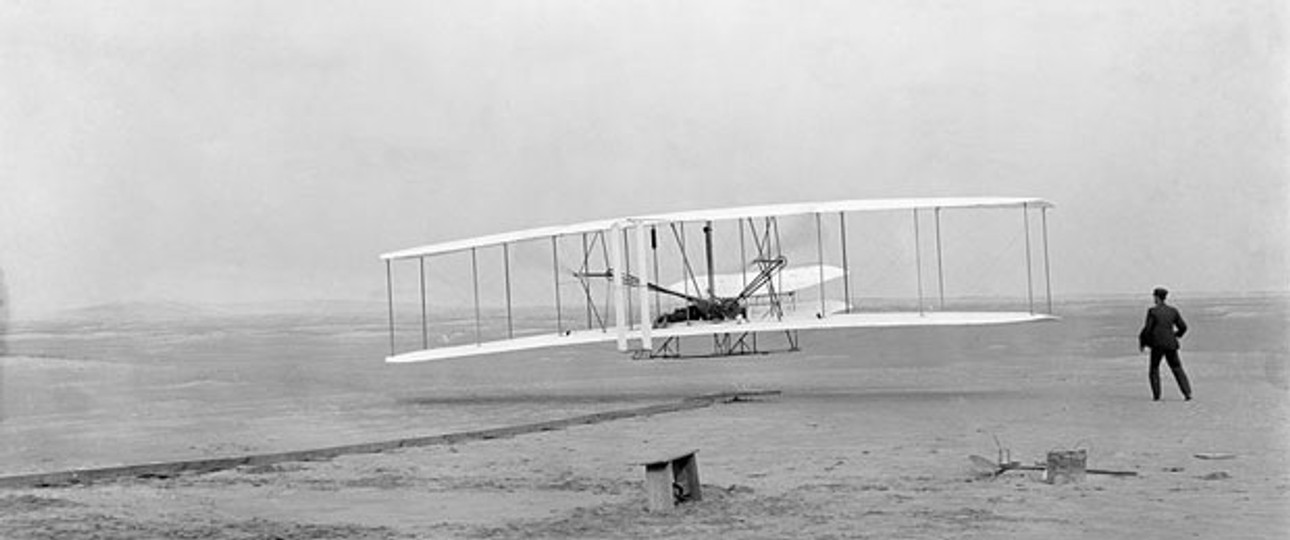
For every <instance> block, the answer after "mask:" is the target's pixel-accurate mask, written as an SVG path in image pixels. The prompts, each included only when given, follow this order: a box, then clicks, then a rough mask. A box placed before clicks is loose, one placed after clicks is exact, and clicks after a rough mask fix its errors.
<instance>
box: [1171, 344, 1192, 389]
mask: <svg viewBox="0 0 1290 540" xmlns="http://www.w3.org/2000/svg"><path fill="white" fill-rule="evenodd" d="M1165 361H1166V362H1168V363H1169V370H1170V371H1173V372H1174V380H1176V381H1178V389H1179V390H1182V394H1183V397H1185V398H1188V399H1190V398H1191V381H1189V380H1187V372H1186V371H1183V367H1182V360H1181V359H1180V358H1178V351H1176V350H1168V351H1165Z"/></svg>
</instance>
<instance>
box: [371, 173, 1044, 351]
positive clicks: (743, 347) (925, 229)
mask: <svg viewBox="0 0 1290 540" xmlns="http://www.w3.org/2000/svg"><path fill="white" fill-rule="evenodd" d="M1052 206H1053V205H1052V204H1051V203H1049V202H1048V201H1045V200H1043V199H1038V198H1024V197H950V198H909V199H866V200H838V201H827V202H817V203H791V204H773V205H761V206H746V207H737V208H722V209H711V210H696V211H683V212H675V213H664V214H655V215H641V216H633V217H622V218H615V219H605V220H598V221H589V222H584V223H576V224H571V225H562V226H550V227H541V228H533V229H526V230H519V231H514V232H507V233H501V234H493V235H489V236H480V237H475V238H468V239H463V240H456V241H450V242H444V243H437V244H432V245H427V246H421V247H415V248H410V249H404V250H400V251H394V252H390V253H385V254H383V255H381V258H382V259H383V260H384V262H385V272H386V292H387V299H388V308H389V329H388V330H389V338H390V354H389V356H388V357H387V358H386V361H387V362H393V363H405V362H423V361H433V360H445V359H451V358H458V357H464V356H476V355H488V354H498V353H506V352H513V351H527V350H536V349H546V348H550V347H558V346H570V345H582V344H589V343H597V342H604V343H609V342H613V343H615V344H616V347H617V350H618V351H621V352H623V353H630V354H631V355H632V357H634V358H658V357H680V356H729V355H740V354H752V353H763V352H770V351H780V350H797V349H798V348H799V346H800V337H799V333H800V332H801V331H825V330H839V329H855V328H894V327H935V326H970V325H993V324H1010V323H1026V322H1038V321H1046V320H1054V319H1056V317H1055V316H1054V315H1053V312H1052V287H1051V283H1050V281H1051V271H1050V270H1049V256H1048V211H1049V210H1050V209H1051V208H1052Z"/></svg>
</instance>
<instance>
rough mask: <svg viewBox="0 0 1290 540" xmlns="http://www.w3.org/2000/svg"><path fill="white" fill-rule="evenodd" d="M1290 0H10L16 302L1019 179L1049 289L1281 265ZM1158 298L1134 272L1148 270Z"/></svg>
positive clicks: (256, 281) (9, 214) (307, 274)
mask: <svg viewBox="0 0 1290 540" xmlns="http://www.w3.org/2000/svg"><path fill="white" fill-rule="evenodd" d="M1288 28H1290V13H1288V12H1287V9H1286V7H1285V3H1284V2H1282V1H1277V0H1269V1H1248V2H1231V1H1227V0H1213V1H1188V0H1168V1H1134V2H1123V1H1118V0H1117V1H1104V2H1098V1H1093V2H1071V1H1052V2H1050V1H1035V0H1016V1H1011V0H1000V1H982V2H957V1H913V2H911V1H905V0H899V1H897V0H891V1H875V2H850V1H837V2H820V1H799V0H793V1H788V0H785V1H700V2H696V1H671V2H669V1H659V0H640V1H613V2H599V1H591V0H583V1H564V0H559V1H534V0H516V1H502V2H499V1H488V0H461V1H434V0H431V1H417V2H411V1H409V2H359V1H353V2H321V1H316V0H300V1H274V2H238V1H228V0H219V1H211V2H198V1H183V2H175V1H171V0H159V1H155V2H144V1H123V2H107V3H96V2H56V1H55V2H44V1H42V2H20V1H13V0H5V1H3V2H0V186H2V187H3V189H2V190H0V270H2V271H3V278H4V281H5V283H6V284H7V287H8V291H9V295H10V301H11V305H12V309H13V314H14V316H17V317H21V316H23V315H24V314H28V315H30V314H36V313H43V312H48V311H52V310H57V309H62V308H67V307H74V306H81V305H89V304H96V303H104V302H119V301H155V300H170V301H181V302H229V301H238V302H242V301H258V300H282V299H309V298H320V299H363V298H383V294H384V293H383V290H384V271H383V266H382V265H381V263H380V261H379V260H378V259H377V256H378V254H380V253H382V252H385V251H390V250H394V249H398V248H404V247H409V246H413V245H420V244H425V243H430V242H435V241H443V240H450V239H454V238H458V237H463V236H475V235H482V234H487V233H495V232H501V231H506V230H512V229H518V228H526V227H533V226H541V225H551V224H560V223H568V222H576V221H582V220H587V219H597V218H604V217H614V216H619V215H625V214H640V213H649V212H661V211H672V210H681V209H696V208H708V207H721V206H732V205H744V204H762V203H774V202H792V201H814V200H827V199H835V198H867V197H899V196H943V195H1004V196H1037V197H1043V198H1046V199H1049V200H1051V201H1053V202H1055V203H1056V204H1057V209H1056V210H1055V211H1054V212H1053V213H1052V214H1051V215H1050V219H1051V234H1052V238H1051V242H1052V257H1053V267H1054V284H1053V285H1054V292H1055V293H1056V294H1057V295H1058V296H1059V297H1061V296H1073V295H1099V294H1116V293H1124V292H1139V291H1149V290H1150V287H1152V286H1154V285H1156V284H1167V285H1169V286H1171V287H1172V288H1173V289H1175V290H1180V291H1187V292H1190V293H1192V294H1195V293H1198V292H1202V291H1204V292H1256V291H1287V290H1288V289H1290V284H1288V281H1287V280H1288V278H1287V276H1290V255H1288V254H1287V253H1288V244H1290V234H1288V233H1290V230H1288V227H1290V225H1288V219H1290V179H1288V176H1287V174H1288V172H1290V157H1288V156H1290V143H1288V142H1287V126H1290V106H1288V104H1287V97H1288V96H1290V82H1288V80H1287V65H1290V59H1288V58H1287V48H1286V46H1287V44H1286V39H1287V35H1288V34H1290V32H1288ZM1144 294H1145V293H1144Z"/></svg>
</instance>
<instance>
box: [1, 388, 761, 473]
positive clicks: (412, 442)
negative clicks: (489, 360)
mask: <svg viewBox="0 0 1290 540" xmlns="http://www.w3.org/2000/svg"><path fill="white" fill-rule="evenodd" d="M779 394H780V392H779V391H778V390H758V391H747V392H722V393H717V394H705V395H701V396H696V397H692V398H687V399H683V400H681V401H678V402H674V403H663V404H659V405H648V406H644V407H635V408H631V409H621V410H616V411H606V412H598V413H592V414H586V415H581V416H574V417H571V418H563V419H559V420H549V421H545V422H536V423H532V424H522V425H518V426H508V427H500V428H491V429H482V430H477V431H464V432H458V433H447V434H442V435H431V436H426V437H410V438H403V439H394V440H389V441H380V442H371V443H359V444H349V445H343V446H332V447H327V448H315V449H309V450H294V451H287V452H275V453H264V454H250V455H242V456H230V457H220V458H207V459H192V460H183V461H165V462H157V463H143V464H137V465H120V466H115V467H97V468H86V469H74V470H68V471H56V472H40V473H31V474H19V475H10V476H0V488H10V489H18V488H32V487H61V486H69V485H76V484H89V483H94V482H105V481H112V480H117V479H121V478H170V477H174V476H179V475H181V474H204V473H211V472H216V471H222V470H227V469H233V468H237V467H243V466H263V465H272V464H276V463H286V462H292V461H324V460H328V459H332V458H335V457H338V456H343V455H350V454H375V453H380V452H388V451H392V450H398V449H400V448H412V447H417V446H437V445H445V444H457V443H466V442H474V441H486V440H490V439H503V438H509V437H515V436H518V435H526V434H530V433H539V432H543V431H554V430H558V429H563V428H567V427H570V426H578V425H586V424H598V423H601V422H609V421H613V420H621V419H624V418H636V417H642V416H653V415H656V414H666V413H673V412H680V411H686V410H691V409H699V408H703V407H708V406H711V405H713V404H718V403H731V402H736V401H747V400H750V399H755V398H758V397H770V396H778V395H779Z"/></svg>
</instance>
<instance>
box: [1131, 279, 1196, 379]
mask: <svg viewBox="0 0 1290 540" xmlns="http://www.w3.org/2000/svg"><path fill="white" fill-rule="evenodd" d="M1186 333H1187V323H1186V322H1185V321H1183V318H1182V314H1181V313H1178V310H1177V309H1174V307H1173V306H1170V305H1166V304H1165V303H1163V302H1161V303H1159V304H1156V305H1155V306H1154V307H1152V308H1151V309H1149V310H1147V322H1146V324H1144V325H1143V326H1142V331H1141V332H1139V333H1138V346H1139V347H1151V368H1150V369H1149V370H1148V371H1147V378H1148V380H1150V382H1151V397H1152V398H1153V399H1160V360H1161V358H1163V359H1164V360H1165V361H1166V362H1168V363H1169V370H1170V371H1173V372H1174V380H1176V381H1178V389H1179V390H1182V393H1183V396H1184V397H1186V398H1187V399H1191V382H1190V381H1188V380H1187V373H1186V372H1185V371H1183V367H1182V360H1181V359H1179V358H1178V338H1180V337H1183V334H1186Z"/></svg>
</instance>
